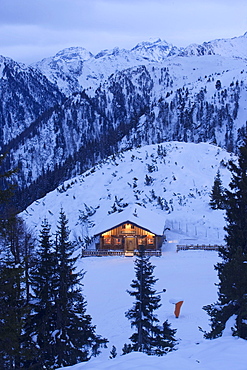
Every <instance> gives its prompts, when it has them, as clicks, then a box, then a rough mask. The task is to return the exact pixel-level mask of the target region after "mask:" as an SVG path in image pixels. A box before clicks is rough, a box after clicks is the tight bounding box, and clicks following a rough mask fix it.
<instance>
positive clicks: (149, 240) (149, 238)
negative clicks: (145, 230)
mask: <svg viewBox="0 0 247 370" xmlns="http://www.w3.org/2000/svg"><path fill="white" fill-rule="evenodd" d="M147 242H148V244H149V245H152V244H154V238H153V237H150V236H148V239H147Z"/></svg>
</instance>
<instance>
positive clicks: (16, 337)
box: [0, 256, 28, 370]
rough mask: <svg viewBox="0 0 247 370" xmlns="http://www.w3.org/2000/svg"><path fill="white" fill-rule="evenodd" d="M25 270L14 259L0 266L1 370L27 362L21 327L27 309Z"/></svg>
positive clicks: (20, 365) (22, 366)
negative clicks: (24, 282)
mask: <svg viewBox="0 0 247 370" xmlns="http://www.w3.org/2000/svg"><path fill="white" fill-rule="evenodd" d="M23 281H24V269H23V268H22V267H21V265H16V264H15V261H14V260H13V257H12V256H10V257H9V259H8V260H5V261H1V265H0V368H1V369H3V370H4V369H6V370H9V369H20V368H24V364H25V362H26V360H27V359H28V348H27V347H25V346H24V328H25V322H26V316H27V314H28V307H27V306H26V300H25V294H24V291H25V289H24V287H23Z"/></svg>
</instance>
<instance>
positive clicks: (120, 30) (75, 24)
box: [0, 0, 247, 63]
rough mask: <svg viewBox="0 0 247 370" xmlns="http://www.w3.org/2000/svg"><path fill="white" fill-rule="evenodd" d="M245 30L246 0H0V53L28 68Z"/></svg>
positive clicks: (194, 40) (185, 42)
mask: <svg viewBox="0 0 247 370" xmlns="http://www.w3.org/2000/svg"><path fill="white" fill-rule="evenodd" d="M246 31H247V0H234V1H233V0H186V1H185V0H152V1H151V0H149V1H148V0H0V54H1V55H4V56H6V57H10V58H13V59H14V60H16V61H18V62H24V63H32V62H35V61H38V60H41V59H43V58H45V57H48V56H52V55H55V54H56V53H57V52H58V51H60V50H62V49H64V48H67V47H70V46H81V47H84V48H86V49H87V50H89V51H91V52H92V53H95V54H96V53H98V52H99V51H101V50H103V49H112V48H114V47H116V46H118V47H120V48H125V49H131V48H133V47H134V46H135V45H136V44H137V43H139V42H141V41H147V40H149V39H150V38H158V37H159V38H161V39H163V40H166V41H167V42H168V43H171V44H173V45H176V46H178V47H179V46H188V45H189V44H192V43H202V42H204V41H210V40H214V39H217V38H232V37H236V36H242V35H243V34H244V33H245V32H246Z"/></svg>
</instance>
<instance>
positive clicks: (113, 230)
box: [94, 204, 165, 256]
mask: <svg viewBox="0 0 247 370" xmlns="http://www.w3.org/2000/svg"><path fill="white" fill-rule="evenodd" d="M164 230H165V219H164V217H163V216H161V215H159V214H156V213H155V212H153V211H150V210H147V209H146V208H144V207H141V206H139V205H137V204H135V205H134V206H128V207H127V208H125V209H124V210H123V211H121V212H115V213H112V214H110V215H107V216H106V217H105V219H104V220H103V221H102V222H101V223H100V224H99V225H98V226H97V227H96V228H95V229H94V240H95V249H96V250H97V251H99V252H100V251H101V252H102V253H101V254H102V255H103V254H111V253H110V252H114V251H116V252H117V251H119V252H122V253H119V254H125V255H130V256H131V255H134V254H135V252H137V251H138V250H140V247H141V246H142V248H144V251H145V252H147V253H148V252H149V254H156V255H160V253H161V246H162V243H163V241H164ZM107 251H108V252H109V253H104V252H107ZM99 254H100V253H99ZM112 254H114V253H112Z"/></svg>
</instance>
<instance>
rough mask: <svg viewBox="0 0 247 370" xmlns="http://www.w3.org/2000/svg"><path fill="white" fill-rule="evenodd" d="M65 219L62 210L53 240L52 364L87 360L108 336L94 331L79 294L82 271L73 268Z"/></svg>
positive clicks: (71, 363) (58, 364)
mask: <svg viewBox="0 0 247 370" xmlns="http://www.w3.org/2000/svg"><path fill="white" fill-rule="evenodd" d="M69 233H70V231H69V228H68V220H67V218H66V216H65V214H64V212H63V210H61V213H60V218H59V221H58V229H57V241H56V252H55V255H56V275H57V285H56V288H55V289H56V293H55V294H56V297H55V309H56V326H55V330H54V332H53V342H52V349H53V357H54V359H55V363H54V368H55V367H61V366H68V365H73V364H76V363H78V362H82V361H87V360H89V359H90V357H91V356H96V355H98V354H99V348H100V346H102V345H105V344H106V342H107V340H106V339H104V338H102V337H100V336H98V335H96V333H95V326H93V325H92V319H91V317H90V316H89V315H88V314H87V313H86V301H85V299H84V297H83V295H82V284H81V282H80V281H81V279H82V277H83V276H84V273H83V272H76V271H75V270H76V266H75V262H76V260H77V257H73V253H74V247H73V244H72V243H71V242H70V240H69Z"/></svg>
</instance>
